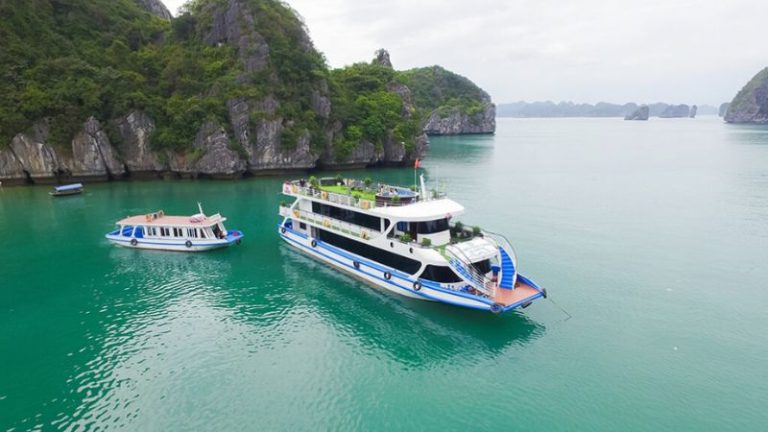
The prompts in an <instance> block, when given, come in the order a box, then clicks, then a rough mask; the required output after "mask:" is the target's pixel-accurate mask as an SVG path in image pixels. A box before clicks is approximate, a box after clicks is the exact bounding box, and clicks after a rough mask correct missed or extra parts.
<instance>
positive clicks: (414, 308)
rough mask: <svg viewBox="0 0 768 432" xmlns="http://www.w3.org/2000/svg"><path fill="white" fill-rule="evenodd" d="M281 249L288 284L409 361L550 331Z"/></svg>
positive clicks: (501, 349)
mask: <svg viewBox="0 0 768 432" xmlns="http://www.w3.org/2000/svg"><path fill="white" fill-rule="evenodd" d="M280 252H281V255H282V262H283V263H284V264H283V269H284V272H285V280H286V287H285V289H287V290H296V291H299V292H301V295H300V297H302V298H303V301H306V302H307V303H308V306H310V308H311V309H313V310H315V311H317V313H318V314H319V315H320V316H321V317H322V318H323V319H324V320H325V321H327V322H328V324H329V325H330V326H331V327H333V328H335V329H336V330H337V331H338V332H339V333H341V334H342V335H343V336H345V337H348V338H350V339H352V340H354V341H356V343H359V344H360V347H361V348H362V349H363V350H364V351H366V352H371V353H373V354H374V355H375V354H376V353H377V352H383V353H384V354H386V355H387V356H389V357H390V358H391V359H393V360H395V361H397V362H399V363H402V364H405V365H407V366H411V367H426V368H429V367H434V366H438V365H439V363H440V362H445V361H448V360H450V361H451V362H453V363H455V362H461V361H467V362H473V361H478V360H483V359H487V358H493V357H496V356H498V355H501V354H502V353H505V352H507V351H508V350H509V349H511V348H514V347H515V346H522V345H525V344H527V343H529V342H531V341H533V340H535V339H537V338H538V337H540V336H541V335H542V334H543V333H544V331H545V328H544V326H542V325H541V324H538V323H536V322H533V321H531V320H530V319H529V318H527V317H526V316H525V315H523V314H522V313H520V312H513V313H509V314H507V315H504V316H495V315H491V314H487V313H482V312H479V311H473V310H468V309H467V310H464V309H458V310H457V309H456V308H450V306H446V305H443V304H439V303H433V302H424V301H419V300H413V299H409V298H405V297H401V296H396V295H392V294H389V293H386V292H383V291H381V290H377V289H375V288H373V287H370V286H368V285H366V284H364V283H363V282H360V281H357V280H355V279H354V278H352V277H350V276H347V275H345V274H342V273H339V272H337V271H335V270H334V269H332V268H329V267H328V266H326V265H324V264H322V263H318V262H316V261H315V260H313V259H312V258H310V257H308V256H304V255H302V254H301V253H299V252H297V251H295V250H292V249H289V248H288V247H281V248H280ZM296 269H302V270H301V271H300V272H297V271H296ZM310 275H311V276H310ZM358 285H362V286H358ZM448 308H450V313H448V312H449V311H448V310H447V309H448Z"/></svg>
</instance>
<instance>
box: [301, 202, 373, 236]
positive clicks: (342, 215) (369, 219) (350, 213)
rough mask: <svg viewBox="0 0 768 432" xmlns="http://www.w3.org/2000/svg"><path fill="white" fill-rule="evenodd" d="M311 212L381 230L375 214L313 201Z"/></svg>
mask: <svg viewBox="0 0 768 432" xmlns="http://www.w3.org/2000/svg"><path fill="white" fill-rule="evenodd" d="M312 212H314V213H315V214H319V215H323V216H328V217H330V218H334V219H338V220H340V221H344V222H349V223H351V224H355V225H360V226H364V227H366V228H369V229H372V230H375V231H381V218H378V217H376V216H371V215H367V214H364V213H360V212H357V211H354V210H349V209H344V208H341V207H336V206H332V205H327V204H322V203H319V202H314V201H313V202H312Z"/></svg>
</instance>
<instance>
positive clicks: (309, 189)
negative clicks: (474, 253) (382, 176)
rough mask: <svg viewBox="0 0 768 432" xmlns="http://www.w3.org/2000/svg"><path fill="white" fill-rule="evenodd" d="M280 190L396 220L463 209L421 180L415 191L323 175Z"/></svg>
mask: <svg viewBox="0 0 768 432" xmlns="http://www.w3.org/2000/svg"><path fill="white" fill-rule="evenodd" d="M283 193H284V194H285V195H289V196H294V197H306V198H309V199H311V200H313V201H318V202H327V203H330V204H335V205H337V206H342V207H351V208H354V209H355V210H362V211H363V212H365V213H369V214H371V215H373V216H378V217H382V218H390V219H398V220H408V221H429V220H434V219H439V218H445V217H446V216H447V217H452V216H456V215H459V214H461V213H463V212H464V207H463V206H461V205H460V204H459V203H457V202H455V201H453V200H450V199H448V198H446V197H445V194H440V193H437V192H435V191H428V190H427V189H426V187H424V184H423V181H422V188H421V192H417V191H414V190H411V189H408V188H404V187H401V186H393V185H388V184H383V183H373V182H370V181H369V182H364V181H361V180H355V179H339V178H324V179H320V180H314V181H312V182H310V181H308V180H305V179H301V180H293V181H286V182H285V183H283Z"/></svg>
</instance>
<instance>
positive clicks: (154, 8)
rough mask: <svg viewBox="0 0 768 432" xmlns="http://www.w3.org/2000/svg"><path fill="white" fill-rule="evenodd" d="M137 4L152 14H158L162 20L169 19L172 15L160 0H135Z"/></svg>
mask: <svg viewBox="0 0 768 432" xmlns="http://www.w3.org/2000/svg"><path fill="white" fill-rule="evenodd" d="M136 2H137V3H138V4H139V6H141V7H143V8H144V9H146V10H147V12H149V13H151V14H152V15H155V16H158V17H160V18H162V19H164V20H168V21H170V20H171V19H172V18H173V16H172V15H171V12H170V11H169V10H168V8H167V7H165V5H164V4H163V2H162V1H160V0H136Z"/></svg>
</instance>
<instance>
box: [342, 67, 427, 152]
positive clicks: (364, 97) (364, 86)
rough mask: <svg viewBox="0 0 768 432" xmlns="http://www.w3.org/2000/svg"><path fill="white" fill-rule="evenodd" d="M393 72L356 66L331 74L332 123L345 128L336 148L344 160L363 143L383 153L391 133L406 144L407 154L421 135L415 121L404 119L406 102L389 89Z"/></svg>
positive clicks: (388, 69)
mask: <svg viewBox="0 0 768 432" xmlns="http://www.w3.org/2000/svg"><path fill="white" fill-rule="evenodd" d="M395 74H396V72H395V71H394V70H392V69H391V68H388V67H384V66H380V65H375V64H368V63H357V64H354V65H352V66H348V67H345V68H341V69H334V70H333V71H331V84H332V90H333V91H332V95H333V97H332V104H333V107H334V110H333V119H334V120H337V121H339V122H341V123H342V124H344V125H346V126H347V127H346V130H345V131H344V134H343V136H342V137H339V139H338V142H337V143H336V144H337V148H338V151H339V153H340V155H341V156H342V157H343V156H344V155H345V154H348V153H349V152H350V151H352V149H353V148H354V147H355V145H356V144H357V142H359V141H360V140H361V139H365V140H367V141H370V142H372V143H373V144H374V145H376V147H377V148H379V149H381V147H382V146H383V144H384V142H385V141H386V140H387V139H388V138H389V133H390V131H391V133H392V139H393V140H394V141H395V142H404V143H405V144H406V150H410V149H412V148H413V145H414V138H415V137H416V136H417V135H419V124H418V121H417V120H416V119H403V100H402V98H401V97H400V96H399V95H398V94H397V93H394V92H391V91H389V90H388V89H387V85H388V84H390V83H392V82H393V81H394V80H395Z"/></svg>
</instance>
